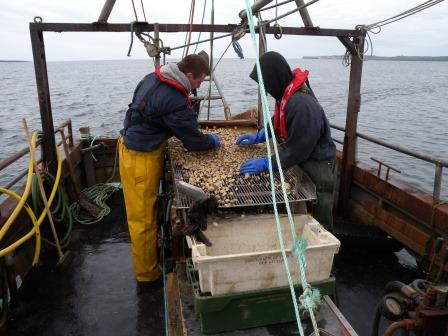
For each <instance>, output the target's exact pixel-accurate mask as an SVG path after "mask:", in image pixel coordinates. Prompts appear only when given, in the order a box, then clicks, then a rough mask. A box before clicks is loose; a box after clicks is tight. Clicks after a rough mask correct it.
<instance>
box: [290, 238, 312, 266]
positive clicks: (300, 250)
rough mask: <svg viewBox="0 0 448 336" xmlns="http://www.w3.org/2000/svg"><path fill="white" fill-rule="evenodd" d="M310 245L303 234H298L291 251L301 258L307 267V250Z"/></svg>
mask: <svg viewBox="0 0 448 336" xmlns="http://www.w3.org/2000/svg"><path fill="white" fill-rule="evenodd" d="M307 247H308V242H307V241H306V239H305V237H303V236H296V237H295V239H294V243H293V245H292V248H291V251H292V253H294V255H295V256H296V257H297V258H298V259H300V261H301V262H302V264H303V267H304V268H306V259H305V250H306V248H307Z"/></svg>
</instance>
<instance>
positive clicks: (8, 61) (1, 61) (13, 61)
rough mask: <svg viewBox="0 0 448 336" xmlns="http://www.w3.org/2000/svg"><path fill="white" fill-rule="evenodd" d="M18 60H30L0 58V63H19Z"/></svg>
mask: <svg viewBox="0 0 448 336" xmlns="http://www.w3.org/2000/svg"><path fill="white" fill-rule="evenodd" d="M19 62H30V61H19V60H0V63H19Z"/></svg>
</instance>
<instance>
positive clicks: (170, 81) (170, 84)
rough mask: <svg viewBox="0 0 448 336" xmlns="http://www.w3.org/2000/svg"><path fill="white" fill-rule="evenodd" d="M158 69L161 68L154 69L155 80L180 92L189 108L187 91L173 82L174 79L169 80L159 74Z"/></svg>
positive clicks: (176, 82)
mask: <svg viewBox="0 0 448 336" xmlns="http://www.w3.org/2000/svg"><path fill="white" fill-rule="evenodd" d="M160 69H161V67H157V68H156V71H155V74H156V76H157V78H158V79H159V80H160V81H161V82H163V83H165V84H168V85H169V86H172V87H174V88H176V89H178V90H179V91H180V92H182V94H183V95H184V96H185V97H186V98H187V103H188V107H191V99H190V93H189V92H188V91H187V89H186V88H185V87H184V86H183V85H182V84H180V83H179V82H178V81H175V80H174V79H170V78H167V77H164V76H163V75H162V74H161V73H160Z"/></svg>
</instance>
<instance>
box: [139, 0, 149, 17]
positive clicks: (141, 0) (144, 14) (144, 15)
mask: <svg viewBox="0 0 448 336" xmlns="http://www.w3.org/2000/svg"><path fill="white" fill-rule="evenodd" d="M140 3H141V4H142V11H143V17H144V18H145V22H148V20H146V13H145V6H143V0H140Z"/></svg>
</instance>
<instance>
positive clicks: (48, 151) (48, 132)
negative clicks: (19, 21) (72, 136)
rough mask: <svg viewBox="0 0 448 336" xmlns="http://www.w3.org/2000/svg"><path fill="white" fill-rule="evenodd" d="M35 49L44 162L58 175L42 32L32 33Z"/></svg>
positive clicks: (33, 47)
mask: <svg viewBox="0 0 448 336" xmlns="http://www.w3.org/2000/svg"><path fill="white" fill-rule="evenodd" d="M30 34H31V46H32V49H33V60H34V71H35V74H36V86H37V96H38V98H39V109H40V118H41V122H42V132H43V141H42V161H43V163H44V165H45V166H46V167H47V168H48V171H49V172H50V173H51V174H53V175H54V174H55V173H56V163H57V159H56V152H55V146H56V141H55V136H54V126H53V116H52V112H51V101H50V89H49V86H48V72H47V60H46V57H45V44H44V36H43V33H42V31H33V30H31V31H30Z"/></svg>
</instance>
